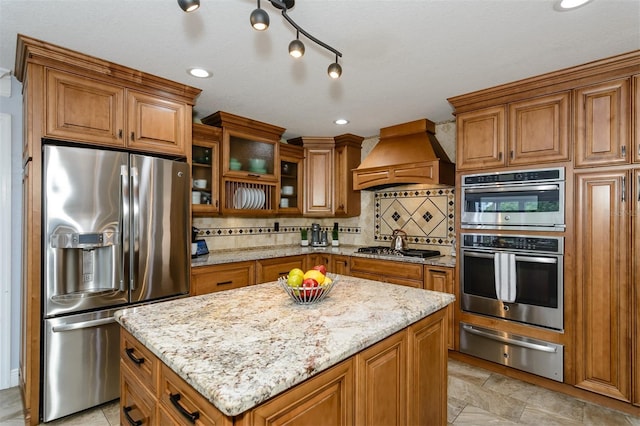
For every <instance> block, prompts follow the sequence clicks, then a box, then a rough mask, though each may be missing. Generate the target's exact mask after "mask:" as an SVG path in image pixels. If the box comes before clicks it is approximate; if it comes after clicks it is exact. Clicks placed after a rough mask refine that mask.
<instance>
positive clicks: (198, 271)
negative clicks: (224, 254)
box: [191, 262, 256, 296]
mask: <svg viewBox="0 0 640 426" xmlns="http://www.w3.org/2000/svg"><path fill="white" fill-rule="evenodd" d="M255 271H256V269H255V262H234V263H225V264H222V265H213V266H200V267H196V268H193V269H192V270H191V295H192V296H199V295H201V294H207V293H213V292H215V291H223V290H231V289H233V288H240V287H245V286H248V285H252V284H255V273H256V272H255Z"/></svg>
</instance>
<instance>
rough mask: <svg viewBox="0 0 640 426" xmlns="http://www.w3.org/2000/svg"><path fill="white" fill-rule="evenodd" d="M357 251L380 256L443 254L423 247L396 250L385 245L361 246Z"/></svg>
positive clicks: (424, 256)
mask: <svg viewBox="0 0 640 426" xmlns="http://www.w3.org/2000/svg"><path fill="white" fill-rule="evenodd" d="M357 253H367V254H376V255H380V256H398V257H403V256H407V257H420V258H423V259H426V258H428V257H437V256H441V254H440V252H439V251H438V250H422V249H406V250H396V249H395V248H390V247H385V246H371V247H360V248H358V250H357Z"/></svg>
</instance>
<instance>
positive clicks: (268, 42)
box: [0, 0, 640, 138]
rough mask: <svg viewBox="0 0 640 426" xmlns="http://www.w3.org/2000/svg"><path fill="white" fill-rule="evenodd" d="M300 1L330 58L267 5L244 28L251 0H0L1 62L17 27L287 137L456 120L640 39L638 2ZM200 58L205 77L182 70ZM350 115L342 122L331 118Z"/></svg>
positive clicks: (365, 132)
mask: <svg viewBox="0 0 640 426" xmlns="http://www.w3.org/2000/svg"><path fill="white" fill-rule="evenodd" d="M556 2H557V0H413V1H408V0H388V1H383V0H368V1H366V0H340V1H337V0H304V1H303V0H299V1H298V2H297V4H296V5H295V7H294V8H292V9H291V10H290V11H289V12H288V13H289V16H290V17H291V18H293V19H294V20H295V21H296V22H297V23H298V24H299V25H300V26H301V27H302V28H304V29H305V30H306V31H307V32H308V33H310V34H311V35H313V36H315V37H316V38H318V39H320V40H322V41H323V42H325V43H327V44H329V45H330V46H332V47H334V48H335V49H337V50H339V51H340V52H341V53H342V54H343V57H342V58H341V59H340V61H339V62H340V64H341V65H342V68H343V73H342V77H341V78H340V79H338V80H332V79H330V78H329V77H328V76H327V67H328V66H329V64H330V63H332V62H333V61H334V60H335V55H334V54H332V53H330V52H328V51H327V50H325V49H323V48H320V47H318V46H317V45H315V44H313V43H312V42H311V41H309V40H307V39H305V38H304V37H302V36H301V40H302V41H303V42H304V43H305V46H306V53H305V55H304V56H303V57H302V58H300V59H297V60H296V59H293V58H292V57H290V56H289V55H288V51H287V47H288V45H289V42H290V41H291V40H293V39H294V38H295V35H296V33H295V30H294V29H293V28H292V27H291V26H290V25H289V24H288V23H287V22H286V21H285V20H284V18H283V17H282V16H281V15H280V13H279V10H277V9H276V8H274V7H273V6H272V5H271V4H270V3H269V2H268V1H266V0H263V1H262V8H263V9H265V10H266V11H267V12H268V13H269V16H270V20H271V25H270V27H269V29H268V30H267V31H264V32H258V31H255V30H253V29H252V28H251V26H250V24H249V15H250V13H251V11H252V10H253V9H255V8H256V2H255V0H201V7H200V9H199V10H197V11H196V12H193V13H191V14H186V13H184V12H183V11H182V10H181V9H180V7H179V6H178V4H177V1H176V0H136V1H131V0H44V1H42V0H41V1H35V0H0V42H1V45H0V67H2V68H6V69H10V70H12V69H13V68H14V66H15V65H14V63H15V45H16V35H17V34H18V33H21V34H25V35H27V36H30V37H34V38H37V39H41V40H44V41H47V42H50V43H54V44H57V45H60V46H63V47H67V48H70V49H73V50H77V51H79V52H82V53H86V54H89V55H92V56H96V57H99V58H102V59H106V60H109V61H112V62H115V63H119V64H122V65H126V66H129V67H132V68H135V69H139V70H142V71H145V72H148V73H151V74H155V75H158V76H161V77H165V78H168V79H171V80H175V81H179V82H182V83H185V84H189V85H192V86H195V87H198V88H200V89H202V93H201V95H200V96H199V98H198V99H197V103H196V106H195V108H194V111H195V115H196V117H197V118H201V117H204V116H207V115H209V114H211V113H213V112H216V111H218V110H222V111H227V112H230V113H233V114H237V115H241V116H245V117H250V118H252V119H255V120H259V121H264V122H267V123H271V124H274V125H277V126H281V127H284V128H286V129H287V131H286V132H285V135H284V137H285V138H291V137H297V136H335V135H339V134H343V133H353V134H357V135H360V136H364V137H370V136H376V135H378V133H379V129H380V128H381V127H386V126H391V125H394V124H399V123H404V122H407V121H412V120H417V119H420V118H428V119H430V120H432V121H435V122H442V121H449V120H452V119H453V115H452V107H451V105H450V104H449V103H448V102H447V98H448V97H451V96H456V95H460V94H464V93H468V92H472V91H476V90H480V89H484V88H488V87H492V86H495V85H499V84H502V83H507V82H511V81H515V80H519V79H522V78H527V77H530V76H534V75H538V74H542V73H545V72H550V71H554V70H558V69H562V68H566V67H570V66H573V65H579V64H582V63H586V62H589V61H593V60H597V59H601V58H605V57H608V56H613V55H617V54H620V53H625V52H629V51H632V50H637V49H640V1H638V0H593V1H592V2H591V3H588V4H587V5H585V6H582V7H580V8H578V9H576V10H573V11H571V12H559V11H556V10H555V8H556ZM193 66H202V67H204V68H207V69H209V70H211V71H212V72H213V77H212V78H208V79H196V78H194V77H191V76H189V75H187V73H186V69H187V68H190V67H193ZM341 117H344V118H347V119H348V120H350V123H349V124H348V125H346V126H337V125H335V124H334V123H333V121H334V120H335V119H337V118H341Z"/></svg>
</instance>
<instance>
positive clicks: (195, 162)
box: [191, 123, 222, 216]
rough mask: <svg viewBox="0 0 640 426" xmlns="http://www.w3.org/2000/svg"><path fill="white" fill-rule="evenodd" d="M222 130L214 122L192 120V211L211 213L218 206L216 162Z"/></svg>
mask: <svg viewBox="0 0 640 426" xmlns="http://www.w3.org/2000/svg"><path fill="white" fill-rule="evenodd" d="M221 137H222V131H221V130H220V129H219V128H217V127H213V126H206V125H204V124H196V123H194V124H193V142H192V145H191V179H192V183H191V186H192V188H191V212H192V214H193V215H194V216H210V215H214V214H217V213H218V212H219V210H220V204H219V198H220V197H219V191H220V189H219V174H220V171H219V164H220V160H219V158H220V154H219V149H220V145H219V142H220V138H221Z"/></svg>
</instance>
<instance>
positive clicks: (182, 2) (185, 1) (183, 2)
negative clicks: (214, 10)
mask: <svg viewBox="0 0 640 426" xmlns="http://www.w3.org/2000/svg"><path fill="white" fill-rule="evenodd" d="M178 5H179V6H180V9H182V10H184V11H185V12H187V13H189V12H193V11H194V10H196V9H197V8H199V7H200V0H178Z"/></svg>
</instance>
